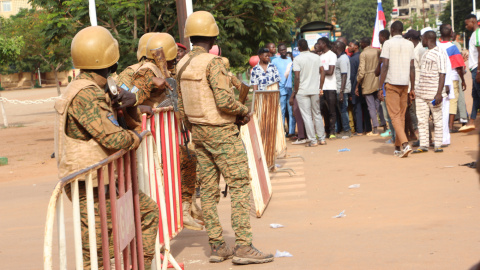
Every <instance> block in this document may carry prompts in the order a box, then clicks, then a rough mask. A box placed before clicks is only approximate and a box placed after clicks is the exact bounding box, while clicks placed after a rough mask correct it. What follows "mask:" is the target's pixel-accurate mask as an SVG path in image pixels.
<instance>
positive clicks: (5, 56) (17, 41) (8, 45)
mask: <svg viewBox="0 0 480 270" xmlns="http://www.w3.org/2000/svg"><path fill="white" fill-rule="evenodd" d="M23 44H24V42H23V38H22V37H21V36H19V37H12V38H7V37H2V36H0V64H2V65H3V64H7V63H8V62H10V61H12V60H14V59H15V58H16V57H18V56H19V55H20V46H23Z"/></svg>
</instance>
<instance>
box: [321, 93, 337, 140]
mask: <svg viewBox="0 0 480 270" xmlns="http://www.w3.org/2000/svg"><path fill="white" fill-rule="evenodd" d="M323 96H324V97H325V102H326V104H327V107H328V120H327V119H325V121H328V122H329V125H328V127H329V134H330V135H335V122H337V111H336V108H337V90H323Z"/></svg>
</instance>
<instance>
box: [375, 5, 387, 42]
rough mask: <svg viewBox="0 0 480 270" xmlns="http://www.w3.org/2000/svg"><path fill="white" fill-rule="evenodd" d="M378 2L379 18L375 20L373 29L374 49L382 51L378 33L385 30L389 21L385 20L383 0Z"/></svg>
mask: <svg viewBox="0 0 480 270" xmlns="http://www.w3.org/2000/svg"><path fill="white" fill-rule="evenodd" d="M377 1H378V5H377V17H376V18H375V26H374V28H373V36H372V48H378V49H380V39H379V38H378V33H380V31H382V30H383V29H385V26H386V25H387V20H385V13H383V8H382V0H377Z"/></svg>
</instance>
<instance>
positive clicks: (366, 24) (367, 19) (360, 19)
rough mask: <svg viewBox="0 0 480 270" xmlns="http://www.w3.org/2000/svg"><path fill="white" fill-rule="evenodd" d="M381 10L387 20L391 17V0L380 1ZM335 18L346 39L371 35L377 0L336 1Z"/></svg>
mask: <svg viewBox="0 0 480 270" xmlns="http://www.w3.org/2000/svg"><path fill="white" fill-rule="evenodd" d="M382 7H383V12H384V13H385V18H386V20H387V22H388V21H390V19H391V13H392V8H393V0H383V1H382ZM338 10H340V12H337V14H339V15H337V18H338V24H339V25H340V26H341V28H342V36H345V37H346V38H347V39H349V40H350V39H358V40H359V39H361V38H363V37H372V35H373V27H374V25H375V18H376V15H377V1H371V0H345V1H341V2H339V3H338Z"/></svg>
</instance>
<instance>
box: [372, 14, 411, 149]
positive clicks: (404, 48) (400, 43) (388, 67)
mask: <svg viewBox="0 0 480 270" xmlns="http://www.w3.org/2000/svg"><path fill="white" fill-rule="evenodd" d="M402 31H403V23H402V22H400V21H395V22H394V23H393V24H392V26H391V28H390V32H391V34H392V36H393V37H392V38H391V39H389V40H387V41H385V44H384V45H383V48H382V53H381V54H380V57H381V58H383V66H382V72H381V76H380V85H383V84H384V83H386V84H385V89H386V93H387V100H386V101H387V110H388V114H389V115H390V117H391V119H392V124H393V127H394V128H395V132H396V134H395V135H396V136H395V151H394V155H395V156H398V157H401V158H402V157H407V156H408V154H409V153H411V152H412V148H411V147H410V145H409V144H408V139H407V136H406V134H405V111H406V109H407V105H408V97H409V95H410V98H411V99H415V65H414V58H415V55H414V52H413V51H414V47H413V44H412V43H411V42H410V41H408V40H406V39H404V38H403V37H402ZM409 81H410V85H411V90H410V93H408V83H409Z"/></svg>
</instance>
